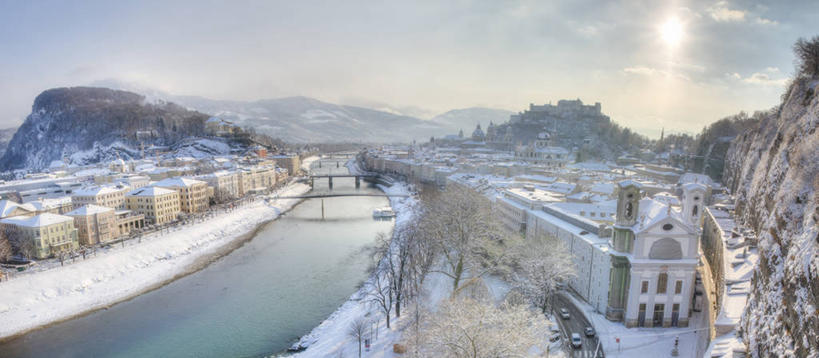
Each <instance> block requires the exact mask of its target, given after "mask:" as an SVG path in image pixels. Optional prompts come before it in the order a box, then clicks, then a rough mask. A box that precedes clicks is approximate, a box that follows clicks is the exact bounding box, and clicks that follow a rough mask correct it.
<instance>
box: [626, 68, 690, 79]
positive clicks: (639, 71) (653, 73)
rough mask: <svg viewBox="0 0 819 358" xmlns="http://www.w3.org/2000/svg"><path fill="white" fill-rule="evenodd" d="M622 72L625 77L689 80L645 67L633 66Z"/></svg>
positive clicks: (679, 75) (680, 75)
mask: <svg viewBox="0 0 819 358" xmlns="http://www.w3.org/2000/svg"><path fill="white" fill-rule="evenodd" d="M623 72H624V73H625V74H627V75H637V76H645V77H665V78H672V77H673V78H678V79H682V80H685V81H688V80H690V78H689V77H688V76H686V75H685V74H682V73H677V72H672V71H667V70H661V69H658V68H654V67H647V66H633V67H626V68H624V69H623Z"/></svg>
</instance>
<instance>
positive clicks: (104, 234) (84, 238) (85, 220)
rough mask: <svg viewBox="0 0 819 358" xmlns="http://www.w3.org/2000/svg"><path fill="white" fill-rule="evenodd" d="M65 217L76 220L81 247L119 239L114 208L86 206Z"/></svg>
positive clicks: (75, 224)
mask: <svg viewBox="0 0 819 358" xmlns="http://www.w3.org/2000/svg"><path fill="white" fill-rule="evenodd" d="M65 215H66V216H70V217H72V218H74V226H75V227H76V228H77V236H78V237H79V241H80V245H85V246H90V245H96V244H99V243H104V242H108V241H111V240H113V239H116V238H117V237H119V230H118V227H117V220H116V216H115V215H114V209H112V208H107V207H104V206H98V205H86V206H83V207H81V208H79V209H74V210H73V211H71V212H68V213H66V214H65Z"/></svg>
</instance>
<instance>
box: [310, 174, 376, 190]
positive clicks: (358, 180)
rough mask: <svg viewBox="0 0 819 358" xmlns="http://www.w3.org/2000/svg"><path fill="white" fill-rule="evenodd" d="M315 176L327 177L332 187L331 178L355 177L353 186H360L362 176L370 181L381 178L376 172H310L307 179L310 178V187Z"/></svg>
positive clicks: (319, 177)
mask: <svg viewBox="0 0 819 358" xmlns="http://www.w3.org/2000/svg"><path fill="white" fill-rule="evenodd" d="M316 178H318V179H323V178H327V180H328V184H329V186H330V188H332V187H333V178H355V187H356V188H360V187H361V179H362V178H364V179H365V180H370V181H378V180H379V179H381V176H380V175H378V174H310V175H309V176H308V179H309V180H310V187H311V188H312V187H313V183H314V182H315V180H316Z"/></svg>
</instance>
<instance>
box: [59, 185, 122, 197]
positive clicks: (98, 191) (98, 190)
mask: <svg viewBox="0 0 819 358" xmlns="http://www.w3.org/2000/svg"><path fill="white" fill-rule="evenodd" d="M121 190H123V188H117V187H113V186H107V185H106V186H97V187H88V188H82V189H77V190H75V191H74V192H73V193H72V194H71V196H98V195H105V194H113V193H117V192H119V191H121Z"/></svg>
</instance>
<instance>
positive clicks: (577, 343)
mask: <svg viewBox="0 0 819 358" xmlns="http://www.w3.org/2000/svg"><path fill="white" fill-rule="evenodd" d="M582 346H583V340H581V339H580V333H572V348H575V349H578V348H580V347H582Z"/></svg>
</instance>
